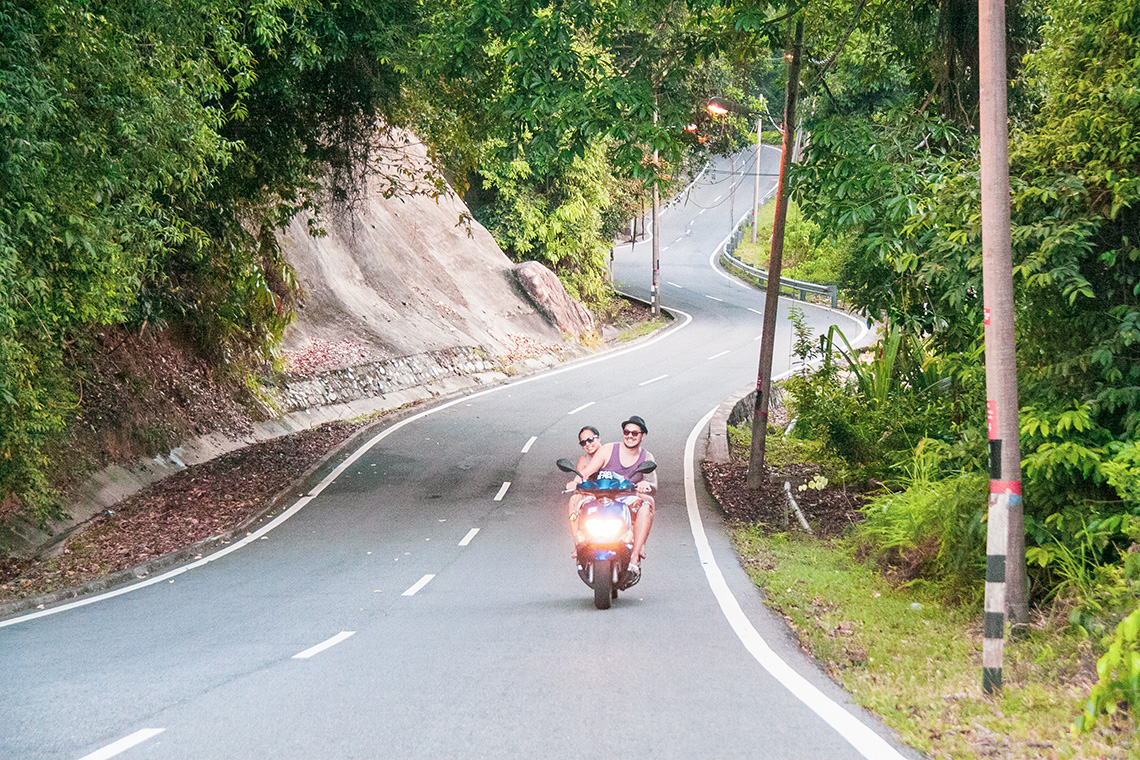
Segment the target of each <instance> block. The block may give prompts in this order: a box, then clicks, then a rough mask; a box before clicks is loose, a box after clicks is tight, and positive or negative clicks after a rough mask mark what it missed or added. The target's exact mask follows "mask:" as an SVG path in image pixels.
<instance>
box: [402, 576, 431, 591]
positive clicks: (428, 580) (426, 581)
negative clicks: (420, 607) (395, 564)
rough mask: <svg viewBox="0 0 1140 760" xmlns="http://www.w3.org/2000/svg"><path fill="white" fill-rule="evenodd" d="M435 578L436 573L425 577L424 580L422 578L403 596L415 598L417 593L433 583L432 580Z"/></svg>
mask: <svg viewBox="0 0 1140 760" xmlns="http://www.w3.org/2000/svg"><path fill="white" fill-rule="evenodd" d="M434 577H435V573H431V574H429V575H425V576H424V577H423V578H420V579H419V580H418V581H416V585H414V586H412V587H411V588H410V589H408V590H407V591H405V592H404V593H403V594H402V595H401V596H415V595H416V592H417V591H419V590H420V589H422V588H423V587H424V586H426V585H428V584H429V583H431V579H432V578H434Z"/></svg>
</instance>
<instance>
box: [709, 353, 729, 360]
mask: <svg viewBox="0 0 1140 760" xmlns="http://www.w3.org/2000/svg"><path fill="white" fill-rule="evenodd" d="M727 353H728V352H727V351H721V352H720V353H719V354H713V355H712V356H710V357H709V358H708V359H705V361H712V360H713V359H719V358H720V357H722V356H724V355H725V354H727Z"/></svg>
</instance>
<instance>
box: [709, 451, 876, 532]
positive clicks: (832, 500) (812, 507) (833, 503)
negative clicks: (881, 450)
mask: <svg viewBox="0 0 1140 760" xmlns="http://www.w3.org/2000/svg"><path fill="white" fill-rule="evenodd" d="M701 470H702V471H703V472H704V474H705V482H706V483H707V484H708V488H709V492H710V493H711V494H712V495H713V496H714V497H715V498H716V500H717V501H718V502H719V503H720V506H721V509H723V510H724V512H725V514H726V515H727V516H728V517H729V518H730V519H732V520H739V521H741V522H749V523H751V522H757V523H763V524H764V525H765V526H766V527H767V528H768V529H769V530H772V531H782V530H784V529H785V528H784V519H785V515H786V514H787V511H788V509H789V507H788V501H787V496H786V495H785V493H784V481H785V480H788V481H789V482H791V483H793V484H795V483H806V482H810V480H811V478H812V476H813V475H815V473H816V470H815V468H814V466H813V465H806V464H805V465H796V466H792V467H787V468H783V469H781V470H779V471H777V472H776V473H775V475H776V478H775V479H774V480H773V479H772V478H765V480H764V482H763V483H762V484H761V487H760V488H758V489H756V490H752V489H749V488H748V487H747V486H746V485H745V480H746V478H747V475H748V466H747V465H746V464H742V463H738V462H729V463H724V464H721V463H717V462H709V461H705V462H702V463H701ZM792 495H793V496H794V498H795V500H796V503H797V504H798V505H799V507H800V511H801V512H803V513H804V517H805V518H807V521H808V525H810V526H811V528H812V530H813V531H815V534H816V535H817V536H819V537H820V538H830V537H833V536H840V535H843V533H844V532H845V531H846V530H847V529H848V528H849V527H851V526H852V525H854V524H855V523H857V522H859V521H860V520H861V519H862V514H861V513H860V511H859V509H860V507H861V506H862V504H863V501H864V495H863V494H862V493H861V492H858V491H852V490H849V489H846V488H833V487H828V488H823V489H818V490H817V489H814V488H808V489H806V490H803V491H800V490H798V486H795V485H793V490H792ZM788 520H789V524H790V525H791V526H797V525H798V524H797V521H796V518H795V515H794V514H791V515H789V516H788Z"/></svg>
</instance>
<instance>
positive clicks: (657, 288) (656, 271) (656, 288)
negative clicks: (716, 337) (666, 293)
mask: <svg viewBox="0 0 1140 760" xmlns="http://www.w3.org/2000/svg"><path fill="white" fill-rule="evenodd" d="M653 125H654V126H656V125H657V111H654V112H653ZM653 139H654V141H655V142H656V140H657V136H656V134H655V135H654V136H653ZM657 169H658V167H657V146H656V145H654V147H653V291H652V292H653V316H654V317H660V316H661V235H660V234H659V233H660V232H661V230H660V226H659V225H660V217H661V193H660V191H659V190H658V188H657V176H658V171H657Z"/></svg>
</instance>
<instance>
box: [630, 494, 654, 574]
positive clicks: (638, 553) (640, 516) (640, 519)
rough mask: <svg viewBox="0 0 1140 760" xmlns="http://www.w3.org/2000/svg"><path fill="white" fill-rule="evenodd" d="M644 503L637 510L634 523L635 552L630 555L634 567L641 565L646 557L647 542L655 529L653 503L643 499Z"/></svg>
mask: <svg viewBox="0 0 1140 760" xmlns="http://www.w3.org/2000/svg"><path fill="white" fill-rule="evenodd" d="M642 501H643V503H642V505H641V509H639V510H637V517H636V518H635V519H634V521H633V551H632V552H631V553H630V564H632V565H640V564H641V558H642V557H644V556H645V541H646V539H648V538H649V530H650V529H651V528H652V527H653V502H652V501H651V500H649V499H647V498H645V497H642Z"/></svg>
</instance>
